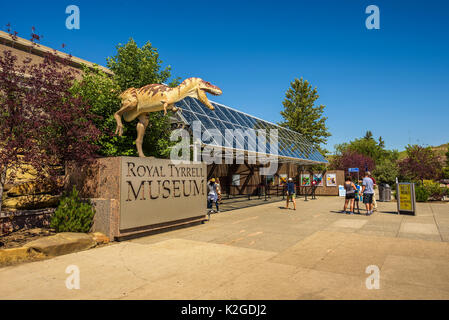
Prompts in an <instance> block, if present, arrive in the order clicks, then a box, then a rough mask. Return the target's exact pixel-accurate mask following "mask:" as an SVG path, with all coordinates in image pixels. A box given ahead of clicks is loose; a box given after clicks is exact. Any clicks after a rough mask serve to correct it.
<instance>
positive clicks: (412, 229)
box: [0, 197, 449, 299]
mask: <svg viewBox="0 0 449 320" xmlns="http://www.w3.org/2000/svg"><path fill="white" fill-rule="evenodd" d="M297 204H298V206H297V208H298V209H297V210H296V211H294V210H286V209H283V208H282V207H283V206H284V205H285V203H284V202H273V203H268V204H264V205H260V206H255V207H251V208H244V209H236V210H232V211H228V212H223V213H219V214H214V215H212V216H211V221H209V222H207V223H205V224H202V225H197V226H193V227H189V228H184V229H179V230H175V231H170V232H166V233H161V234H157V235H152V236H147V237H143V238H138V239H133V240H129V241H124V242H118V243H117V242H116V243H112V244H111V245H109V246H105V247H101V248H96V249H92V250H88V251H83V252H78V253H74V254H69V255H65V256H59V257H56V258H53V259H49V260H44V261H38V262H31V263H26V264H22V265H16V266H10V267H5V268H1V269H0V283H1V286H0V298H2V299H449V204H444V203H435V204H428V203H418V204H417V210H418V213H417V215H416V216H408V215H397V214H395V213H394V211H395V209H396V203H395V202H388V203H381V202H379V203H378V206H379V211H377V212H375V213H374V214H373V215H371V216H364V215H346V214H342V213H339V211H340V210H341V208H342V206H343V200H342V199H341V198H338V197H319V198H318V199H317V200H310V201H307V202H304V201H303V199H298V203H297ZM69 265H76V266H78V267H79V270H80V284H81V288H80V289H79V290H76V289H73V290H68V289H67V288H66V285H65V282H66V278H67V277H68V276H69V275H68V274H66V273H65V270H66V268H67V266H69ZM372 265H374V266H377V267H378V268H379V270H380V282H379V284H380V288H379V289H367V286H366V279H367V277H368V276H370V275H369V274H367V273H366V268H367V267H368V266H372Z"/></svg>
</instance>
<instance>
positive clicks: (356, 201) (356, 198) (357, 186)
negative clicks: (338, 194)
mask: <svg viewBox="0 0 449 320" xmlns="http://www.w3.org/2000/svg"><path fill="white" fill-rule="evenodd" d="M361 184H362V181H361V180H359V181H358V183H356V184H355V195H354V213H355V208H356V207H357V213H358V214H360V207H359V201H360V200H361V195H360V189H361V188H360V185H361Z"/></svg>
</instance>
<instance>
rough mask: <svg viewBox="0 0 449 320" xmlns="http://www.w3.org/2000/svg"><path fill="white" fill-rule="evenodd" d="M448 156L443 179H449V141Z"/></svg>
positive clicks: (448, 146) (446, 154)
mask: <svg viewBox="0 0 449 320" xmlns="http://www.w3.org/2000/svg"><path fill="white" fill-rule="evenodd" d="M445 156H446V166H445V167H444V168H443V173H442V175H443V179H449V143H448V145H447V152H446V153H445Z"/></svg>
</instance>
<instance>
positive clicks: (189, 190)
mask: <svg viewBox="0 0 449 320" xmlns="http://www.w3.org/2000/svg"><path fill="white" fill-rule="evenodd" d="M205 204H206V165H204V164H201V163H196V164H176V165H175V164H173V163H172V162H171V161H170V160H164V159H148V158H131V157H122V158H121V182H120V213H121V214H120V230H126V229H130V228H136V227H142V226H148V225H155V224H160V223H165V222H167V221H174V220H182V219H186V218H189V217H192V215H194V216H199V215H201V214H204V213H205V210H206V208H205Z"/></svg>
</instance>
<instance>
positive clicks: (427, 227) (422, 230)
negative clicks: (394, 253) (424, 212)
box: [399, 222, 438, 235]
mask: <svg viewBox="0 0 449 320" xmlns="http://www.w3.org/2000/svg"><path fill="white" fill-rule="evenodd" d="M399 232H401V233H417V234H426V235H438V229H437V226H436V225H435V224H434V223H417V222H404V223H402V225H401V228H400V230H399Z"/></svg>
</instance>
